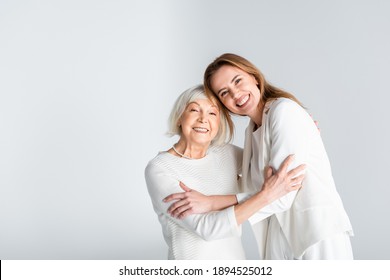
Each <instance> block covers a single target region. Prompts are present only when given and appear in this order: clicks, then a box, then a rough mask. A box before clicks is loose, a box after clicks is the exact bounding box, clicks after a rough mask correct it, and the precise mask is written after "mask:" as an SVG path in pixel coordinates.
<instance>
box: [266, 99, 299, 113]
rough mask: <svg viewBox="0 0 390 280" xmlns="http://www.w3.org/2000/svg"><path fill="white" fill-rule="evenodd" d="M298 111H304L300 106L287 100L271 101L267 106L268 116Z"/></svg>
mask: <svg viewBox="0 0 390 280" xmlns="http://www.w3.org/2000/svg"><path fill="white" fill-rule="evenodd" d="M297 110H298V111H300V110H304V108H302V106H301V105H299V104H298V103H297V102H295V101H294V100H291V99H288V98H278V99H275V100H273V101H271V103H270V105H269V113H270V114H280V113H283V112H285V111H297Z"/></svg>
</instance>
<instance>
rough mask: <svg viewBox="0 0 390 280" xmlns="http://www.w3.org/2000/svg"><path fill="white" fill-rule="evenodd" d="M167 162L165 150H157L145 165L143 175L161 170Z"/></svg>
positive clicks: (149, 174) (146, 175)
mask: <svg viewBox="0 0 390 280" xmlns="http://www.w3.org/2000/svg"><path fill="white" fill-rule="evenodd" d="M167 164H169V160H168V155H167V152H159V153H158V154H157V155H156V156H155V157H154V158H153V159H151V160H150V161H149V162H148V164H147V165H146V167H145V177H148V176H151V175H152V174H156V172H163V171H164V170H165V169H166V168H165V166H166V165H167Z"/></svg>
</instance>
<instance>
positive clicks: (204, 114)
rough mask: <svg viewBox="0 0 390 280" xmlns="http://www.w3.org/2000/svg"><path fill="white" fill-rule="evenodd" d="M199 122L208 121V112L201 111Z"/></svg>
mask: <svg viewBox="0 0 390 280" xmlns="http://www.w3.org/2000/svg"><path fill="white" fill-rule="evenodd" d="M198 122H200V123H206V122H207V114H206V113H201V114H200V115H199V118H198Z"/></svg>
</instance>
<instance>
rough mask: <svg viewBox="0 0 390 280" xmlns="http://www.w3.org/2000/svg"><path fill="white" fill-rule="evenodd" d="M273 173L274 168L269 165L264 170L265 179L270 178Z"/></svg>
mask: <svg viewBox="0 0 390 280" xmlns="http://www.w3.org/2000/svg"><path fill="white" fill-rule="evenodd" d="M272 174H273V169H272V167H271V166H268V167H267V168H266V169H265V170H264V175H265V179H268V178H269V177H271V176H272Z"/></svg>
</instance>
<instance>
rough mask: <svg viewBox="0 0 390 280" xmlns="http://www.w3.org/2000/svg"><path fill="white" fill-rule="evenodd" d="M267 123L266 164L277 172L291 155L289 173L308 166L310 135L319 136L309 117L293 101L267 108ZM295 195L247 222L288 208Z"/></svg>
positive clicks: (291, 193) (291, 194) (281, 199)
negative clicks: (268, 145) (293, 158)
mask: <svg viewBox="0 0 390 280" xmlns="http://www.w3.org/2000/svg"><path fill="white" fill-rule="evenodd" d="M268 121H269V123H268V124H267V125H268V128H269V137H270V141H269V143H270V147H269V159H270V160H269V162H268V165H269V166H272V167H273V168H275V169H279V168H280V165H281V164H282V162H283V161H284V159H285V158H286V157H287V156H288V155H290V154H294V155H295V160H294V162H293V163H292V165H290V166H289V170H291V169H293V168H295V167H297V166H298V165H300V164H303V163H307V160H308V151H309V145H310V139H311V135H312V134H313V133H319V132H318V129H317V128H316V126H315V124H314V121H313V119H312V118H311V117H310V116H309V114H308V113H307V112H306V111H305V110H304V109H303V108H302V107H301V106H300V105H299V104H297V103H296V102H294V101H291V100H283V101H281V102H280V103H278V104H276V106H275V107H274V108H271V109H270V111H269V118H268ZM297 192H298V191H293V192H290V193H288V194H287V195H285V196H283V197H281V198H280V199H278V200H276V201H274V202H273V203H271V204H269V205H268V206H266V207H264V208H262V209H261V210H260V211H259V212H257V213H256V214H254V215H253V216H252V217H251V218H250V219H249V221H250V223H251V224H255V223H257V222H259V221H261V220H263V219H265V218H267V217H269V216H271V215H272V214H276V213H281V212H284V211H286V210H288V209H290V208H291V206H292V204H293V202H294V199H295V197H296V195H297ZM247 197H248V195H247V196H246V198H247ZM240 199H242V198H240Z"/></svg>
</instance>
